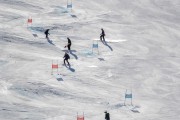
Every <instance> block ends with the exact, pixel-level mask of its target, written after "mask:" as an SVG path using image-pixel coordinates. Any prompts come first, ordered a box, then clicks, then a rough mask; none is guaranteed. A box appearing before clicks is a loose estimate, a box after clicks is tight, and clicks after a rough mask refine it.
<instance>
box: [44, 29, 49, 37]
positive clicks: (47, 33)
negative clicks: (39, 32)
mask: <svg viewBox="0 0 180 120" xmlns="http://www.w3.org/2000/svg"><path fill="white" fill-rule="evenodd" d="M44 34H45V35H46V38H48V35H50V34H49V29H47V30H46V31H45V32H44Z"/></svg>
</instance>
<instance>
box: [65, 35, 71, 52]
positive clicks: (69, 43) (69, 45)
mask: <svg viewBox="0 0 180 120" xmlns="http://www.w3.org/2000/svg"><path fill="white" fill-rule="evenodd" d="M67 39H68V44H67V45H66V46H65V48H66V47H68V50H71V40H70V39H69V38H67Z"/></svg>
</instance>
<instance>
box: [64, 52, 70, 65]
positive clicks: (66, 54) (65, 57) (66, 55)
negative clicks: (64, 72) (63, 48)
mask: <svg viewBox="0 0 180 120" xmlns="http://www.w3.org/2000/svg"><path fill="white" fill-rule="evenodd" d="M63 58H64V65H65V66H66V62H67V63H68V66H70V64H69V62H68V59H70V56H69V55H68V53H66V52H65V54H64V57H63ZM65 61H66V62H65Z"/></svg>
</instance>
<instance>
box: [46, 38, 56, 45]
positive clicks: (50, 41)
mask: <svg viewBox="0 0 180 120" xmlns="http://www.w3.org/2000/svg"><path fill="white" fill-rule="evenodd" d="M46 39H47V41H48V43H49V44H51V45H55V44H54V43H53V41H52V40H50V39H49V37H48V38H46Z"/></svg>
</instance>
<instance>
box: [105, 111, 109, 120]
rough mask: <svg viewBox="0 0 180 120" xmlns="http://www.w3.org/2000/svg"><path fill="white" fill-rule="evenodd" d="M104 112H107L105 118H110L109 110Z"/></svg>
mask: <svg viewBox="0 0 180 120" xmlns="http://www.w3.org/2000/svg"><path fill="white" fill-rule="evenodd" d="M104 113H105V119H106V120H110V114H109V113H108V112H107V111H105V112H104Z"/></svg>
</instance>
